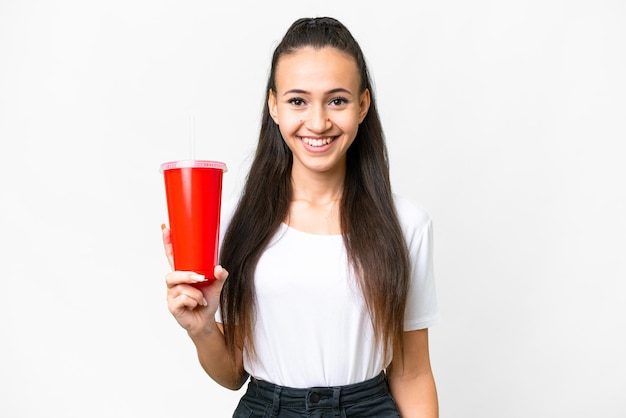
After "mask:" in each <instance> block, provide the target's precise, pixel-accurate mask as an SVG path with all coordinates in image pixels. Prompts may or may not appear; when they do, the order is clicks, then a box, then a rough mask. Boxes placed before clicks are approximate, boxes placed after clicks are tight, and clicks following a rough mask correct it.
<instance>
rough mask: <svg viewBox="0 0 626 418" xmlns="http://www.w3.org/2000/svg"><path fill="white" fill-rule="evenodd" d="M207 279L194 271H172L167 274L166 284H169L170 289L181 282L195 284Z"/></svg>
mask: <svg viewBox="0 0 626 418" xmlns="http://www.w3.org/2000/svg"><path fill="white" fill-rule="evenodd" d="M206 281H207V279H206V277H204V276H203V275H202V274H198V273H194V272H193V271H172V272H169V273H167V275H166V276H165V284H167V288H168V289H171V288H172V287H174V286H176V285H179V284H194V283H202V282H206Z"/></svg>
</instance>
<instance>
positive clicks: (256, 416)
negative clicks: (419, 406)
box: [233, 373, 400, 418]
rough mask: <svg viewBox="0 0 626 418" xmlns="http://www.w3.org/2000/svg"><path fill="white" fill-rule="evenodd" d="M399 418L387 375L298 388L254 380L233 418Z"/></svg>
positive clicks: (249, 384)
mask: <svg viewBox="0 0 626 418" xmlns="http://www.w3.org/2000/svg"><path fill="white" fill-rule="evenodd" d="M299 417H309V418H356V417H359V418H361V417H363V418H365V417H375V418H399V417H400V413H399V412H398V408H397V407H396V404H395V402H394V400H393V398H392V397H391V394H390V393H389V385H388V384H387V378H386V376H385V374H384V373H381V374H379V375H378V376H377V377H375V378H373V379H370V380H366V381H365V382H362V383H357V384H354V385H346V386H334V387H315V388H309V389H294V388H289V387H285V386H278V385H274V384H272V383H268V382H264V381H261V380H256V379H254V378H252V379H251V380H250V383H248V390H247V391H246V393H245V394H244V395H243V397H242V398H241V400H240V401H239V405H238V406H237V409H235V413H234V414H233V418H299Z"/></svg>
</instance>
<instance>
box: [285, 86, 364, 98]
mask: <svg viewBox="0 0 626 418" xmlns="http://www.w3.org/2000/svg"><path fill="white" fill-rule="evenodd" d="M335 93H347V94H352V92H351V91H350V90H348V89H344V88H343V87H337V88H336V89H332V90H329V91H327V92H326V93H324V94H335ZM288 94H310V92H308V91H306V90H302V89H291V90H287V91H286V92H285V93H283V96H286V95H288Z"/></svg>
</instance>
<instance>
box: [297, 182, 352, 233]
mask: <svg viewBox="0 0 626 418" xmlns="http://www.w3.org/2000/svg"><path fill="white" fill-rule="evenodd" d="M300 174H301V173H299V172H297V171H296V172H295V173H294V172H292V177H291V182H292V196H291V203H290V205H289V213H288V215H287V219H286V220H285V222H286V223H287V224H288V225H289V226H291V227H293V228H295V229H298V230H301V231H304V232H308V233H311V234H319V235H337V234H341V225H340V217H339V209H340V202H341V196H342V193H343V183H344V174H343V173H332V174H331V173H307V174H306V175H300Z"/></svg>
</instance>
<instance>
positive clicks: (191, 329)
mask: <svg viewBox="0 0 626 418" xmlns="http://www.w3.org/2000/svg"><path fill="white" fill-rule="evenodd" d="M162 229H163V244H164V247H165V254H166V256H167V259H168V261H169V263H170V265H171V266H172V268H174V257H173V252H172V243H171V240H170V231H169V230H168V229H167V228H165V227H162ZM214 274H215V281H214V282H213V283H211V284H210V285H208V286H202V287H201V288H198V287H196V286H193V284H195V283H200V282H203V281H205V278H204V277H203V276H200V275H198V274H196V273H193V272H189V271H172V272H170V273H168V274H167V276H166V277H165V282H166V284H167V305H168V308H169V310H170V312H171V313H172V315H173V316H174V318H175V319H176V321H177V322H178V323H179V324H180V326H181V327H183V328H184V329H185V330H186V331H187V334H188V335H189V337H190V338H191V340H192V341H193V343H194V344H195V346H196V351H197V352H198V359H199V360H200V364H201V365H202V368H203V369H204V371H205V372H206V373H207V374H208V375H209V376H211V378H212V379H213V380H215V381H216V382H217V383H219V384H220V385H222V386H224V387H226V388H229V389H233V390H237V389H239V388H240V387H241V386H242V385H243V384H244V383H245V381H246V379H247V378H248V375H247V374H246V373H245V372H244V369H243V354H242V349H241V348H239V349H237V351H236V353H235V358H234V359H231V354H230V353H229V350H228V349H227V348H226V342H225V340H224V331H223V328H222V326H221V324H218V323H217V322H216V321H215V313H216V311H217V308H218V306H219V300H220V293H221V291H222V287H223V286H224V282H225V281H226V279H227V278H228V272H227V271H226V270H224V269H223V268H222V267H221V266H216V267H215V271H214ZM241 346H242V345H241V344H239V347H241Z"/></svg>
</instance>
